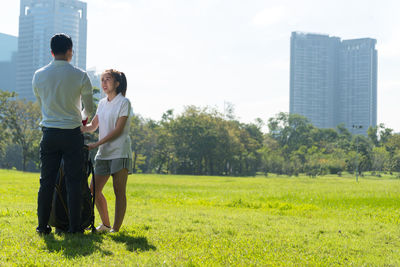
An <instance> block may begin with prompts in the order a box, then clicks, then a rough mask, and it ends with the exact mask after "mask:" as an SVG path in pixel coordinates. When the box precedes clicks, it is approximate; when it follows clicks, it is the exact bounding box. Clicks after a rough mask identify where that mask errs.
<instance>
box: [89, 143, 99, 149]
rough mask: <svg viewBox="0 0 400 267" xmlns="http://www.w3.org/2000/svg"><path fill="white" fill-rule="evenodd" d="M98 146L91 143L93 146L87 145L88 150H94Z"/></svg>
mask: <svg viewBox="0 0 400 267" xmlns="http://www.w3.org/2000/svg"><path fill="white" fill-rule="evenodd" d="M98 146H99V145H98V144H97V143H93V144H88V147H89V150H92V149H95V148H96V147H98Z"/></svg>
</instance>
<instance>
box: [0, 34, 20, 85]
mask: <svg viewBox="0 0 400 267" xmlns="http://www.w3.org/2000/svg"><path fill="white" fill-rule="evenodd" d="M0 44H1V50H0V90H3V91H10V92H11V91H15V75H16V67H17V66H16V65H17V50H18V38H17V37H16V36H12V35H8V34H4V33H0Z"/></svg>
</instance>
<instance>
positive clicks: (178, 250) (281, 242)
mask: <svg viewBox="0 0 400 267" xmlns="http://www.w3.org/2000/svg"><path fill="white" fill-rule="evenodd" d="M38 186H39V175H38V174H32V173H22V172H17V171H7V170H0V266H3V265H4V266H7V265H41V266H43V265H46V266H50V265H63V266H64V265H66V266H72V265H83V266H88V265H90V266H98V265H100V266H109V265H111V266H112V265H115V266H120V265H141V266H142V265H145V266H148V265H153V266H154V265H167V266H170V265H179V266H182V265H183V266H193V265H194V266H197V265H213V266H215V265H240V266H248V265H278V266H293V265H295V266H299V265H300V266H304V265H307V266H309V265H312V266H314V265H318V266H320V265H322V266H332V265H356V266H363V265H367V266H382V265H389V266H390V265H393V266H398V265H400V227H399V221H400V210H399V204H400V180H398V179H389V178H376V179H375V178H373V177H368V178H360V180H359V183H356V182H355V179H354V177H350V176H346V177H341V178H339V177H337V176H324V177H319V178H308V177H296V178H294V177H292V178H289V177H276V176H272V175H270V176H269V177H267V178H264V177H260V178H232V177H205V176H200V177H194V176H160V175H132V176H130V177H129V180H128V188H127V195H128V210H127V214H126V218H125V221H124V224H123V227H122V228H121V231H120V232H119V233H117V234H102V235H100V234H90V233H87V234H85V235H81V236H57V235H53V234H51V235H50V236H47V237H41V236H38V235H37V234H36V233H35V227H36V223H37V218H36V201H37V191H38ZM105 195H106V197H107V199H108V200H109V208H110V214H111V215H112V214H113V212H114V211H113V208H114V203H113V202H114V196H113V189H112V184H111V181H110V182H109V183H108V184H107V186H106V187H105ZM112 217H113V216H112ZM98 223H99V217H98V216H97V217H96V224H98Z"/></svg>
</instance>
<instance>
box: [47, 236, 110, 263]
mask: <svg viewBox="0 0 400 267" xmlns="http://www.w3.org/2000/svg"><path fill="white" fill-rule="evenodd" d="M44 241H45V243H46V246H47V249H48V250H49V251H50V252H62V253H63V254H64V256H65V257H67V258H75V257H80V256H87V255H90V254H92V253H94V252H96V251H99V252H100V253H102V254H103V255H112V254H113V253H112V252H110V251H106V250H103V249H101V246H100V245H101V243H102V241H103V236H102V235H99V234H74V235H68V234H67V235H62V236H61V240H60V239H56V238H55V237H54V235H53V234H50V235H47V236H45V237H44Z"/></svg>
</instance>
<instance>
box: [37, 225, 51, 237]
mask: <svg viewBox="0 0 400 267" xmlns="http://www.w3.org/2000/svg"><path fill="white" fill-rule="evenodd" d="M36 233H38V234H39V235H48V234H50V233H51V227H50V226H48V225H46V227H45V228H43V227H39V226H38V227H37V228H36Z"/></svg>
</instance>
